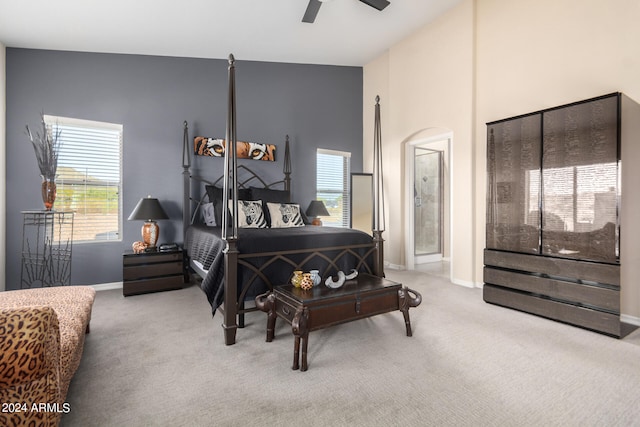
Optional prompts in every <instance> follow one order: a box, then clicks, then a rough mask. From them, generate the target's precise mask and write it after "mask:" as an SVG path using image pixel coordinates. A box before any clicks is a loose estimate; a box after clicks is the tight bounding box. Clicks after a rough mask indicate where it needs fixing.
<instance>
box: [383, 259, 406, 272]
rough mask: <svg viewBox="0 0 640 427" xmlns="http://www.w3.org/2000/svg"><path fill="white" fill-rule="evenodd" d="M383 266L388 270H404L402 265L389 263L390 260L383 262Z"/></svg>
mask: <svg viewBox="0 0 640 427" xmlns="http://www.w3.org/2000/svg"><path fill="white" fill-rule="evenodd" d="M384 267H385V268H388V269H390V270H405V266H404V265H399V264H391V263H390V262H387V261H385V262H384Z"/></svg>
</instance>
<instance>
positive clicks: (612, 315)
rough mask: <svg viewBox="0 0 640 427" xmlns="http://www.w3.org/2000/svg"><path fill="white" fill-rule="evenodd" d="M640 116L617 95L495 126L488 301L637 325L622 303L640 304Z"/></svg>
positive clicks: (573, 320)
mask: <svg viewBox="0 0 640 427" xmlns="http://www.w3.org/2000/svg"><path fill="white" fill-rule="evenodd" d="M639 123H640V106H639V105H638V104H636V103H635V102H633V101H632V100H631V99H629V98H628V97H627V96H625V95H623V94H621V93H612V94H609V95H605V96H601V97H597V98H592V99H588V100H584V101H580V102H576V103H572V104H567V105H562V106H559V107H555V108H550V109H546V110H543V111H537V112H533V113H529V114H525V115H521V116H517V117H512V118H508V119H504V120H499V121H494V122H491V123H488V124H487V144H488V146H487V224H486V225H487V228H486V248H485V253H484V264H485V267H484V283H485V284H484V290H483V296H484V300H485V301H486V302H489V303H493V304H498V305H502V306H505V307H510V308H514V309H517V310H521V311H525V312H528V313H532V314H536V315H539V316H543V317H547V318H550V319H554V320H558V321H561V322H565V323H569V324H572V325H576V326H580V327H583V328H587V329H590V330H594V331H597V332H601V333H604V334H607V335H612V336H615V337H622V336H624V335H625V334H626V333H627V332H628V331H629V330H632V329H633V328H632V327H629V325H627V324H626V323H625V322H623V321H621V309H622V308H625V309H627V310H628V311H630V312H636V310H637V312H640V307H639V306H640V301H634V299H635V300H639V299H640V294H639V293H638V286H637V285H636V284H635V282H638V281H640V276H638V275H637V274H636V273H640V271H639V268H640V267H637V265H638V264H639V263H638V262H637V261H634V260H635V259H637V257H638V255H637V254H638V252H639V250H638V244H637V243H636V242H635V241H634V240H637V241H640V234H639V233H640V226H638V225H636V223H640V211H638V210H637V209H638V208H640V205H639V202H638V200H639V199H640V196H636V195H635V193H638V194H640V178H639V177H640V163H637V164H634V163H635V162H634V161H631V159H637V160H640V129H639V127H640V125H639ZM626 158H628V159H630V161H629V163H627V161H626V160H625V159H626ZM627 168H628V169H627ZM633 168H636V169H638V172H636V171H634V170H633ZM627 262H628V265H627ZM625 298H629V301H627V303H626V306H625V305H624V304H625V303H624V299H625ZM623 306H624V307H623ZM636 315H637V313H636Z"/></svg>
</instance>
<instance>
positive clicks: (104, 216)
mask: <svg viewBox="0 0 640 427" xmlns="http://www.w3.org/2000/svg"><path fill="white" fill-rule="evenodd" d="M44 120H45V123H46V124H47V126H51V127H52V129H53V130H54V132H60V141H61V148H60V154H59V156H58V171H57V178H56V186H57V195H56V201H55V205H54V209H56V210H59V211H73V212H75V215H74V225H73V241H74V242H96V241H105V240H117V241H119V240H121V235H122V233H121V231H122V209H121V206H122V203H121V201H122V196H121V194H122V191H121V190H122V125H120V124H113V123H103V122H94V121H88V120H79V119H72V118H66V117H55V116H44Z"/></svg>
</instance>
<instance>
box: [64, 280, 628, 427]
mask: <svg viewBox="0 0 640 427" xmlns="http://www.w3.org/2000/svg"><path fill="white" fill-rule="evenodd" d="M387 276H388V278H389V279H391V280H396V281H399V282H402V283H404V284H405V285H408V286H409V287H411V288H413V289H416V290H418V291H419V292H421V293H422V295H423V298H424V299H423V303H422V305H421V306H420V307H418V308H416V309H411V311H410V314H411V321H412V324H413V331H414V335H413V337H411V338H408V337H406V336H405V333H404V323H403V319H402V314H401V313H400V312H396V313H389V314H385V315H380V316H377V317H374V318H371V319H366V320H361V321H357V322H352V323H349V324H344V325H340V326H336V327H333V328H329V329H325V330H321V331H315V332H312V333H311V334H310V339H309V370H308V371H307V372H299V371H292V370H291V362H292V353H293V338H292V335H291V330H290V327H288V326H287V325H286V324H285V323H284V322H282V321H279V322H278V326H277V330H276V339H275V340H274V341H273V342H272V343H266V342H265V326H266V316H265V315H264V313H252V314H250V315H249V316H248V319H247V327H246V328H245V329H241V330H239V331H238V342H237V343H236V344H235V345H233V346H225V345H224V344H223V335H222V328H221V327H220V324H221V316H220V315H219V313H218V314H216V316H215V318H213V319H212V318H211V315H210V310H209V306H208V303H207V301H206V298H205V296H204V294H203V293H202V291H200V289H199V288H197V287H196V286H192V287H189V288H186V289H183V290H179V291H171V292H163V293H156V294H147V295H139V296H132V297H127V298H124V297H123V296H122V291H121V290H113V291H102V292H98V296H97V298H96V302H95V305H94V311H93V320H92V322H91V334H89V336H88V337H87V340H86V344H85V353H84V356H83V360H82V363H81V366H80V368H79V370H78V372H77V374H76V376H75V377H74V380H73V381H72V383H71V387H70V390H69V395H68V397H67V401H68V402H69V403H70V405H71V412H70V413H69V414H66V415H64V416H63V418H62V424H61V425H63V426H154V425H157V426H272V425H273V426H276V425H277V426H289V425H291V426H293V425H309V426H347V425H348V426H396V425H397V426H449V425H452V426H453V425H455V426H493V425H495V426H618V425H619V426H627V425H634V424H635V425H640V330H636V331H635V332H633V333H632V334H630V335H628V336H627V337H626V338H625V339H624V340H617V339H614V338H610V337H606V336H603V335H600V334H596V333H593V332H590V331H586V330H582V329H579V328H575V327H572V326H568V325H564V324H560V323H556V322H553V321H550V320H546V319H541V318H538V317H535V316H531V315H528V314H524V313H520V312H517V311H513V310H509V309H505V308H501V307H497V306H493V305H489V304H486V303H484V302H483V301H482V291H481V290H480V289H467V288H463V287H459V286H456V285H452V284H450V283H449V282H448V281H446V280H443V279H441V278H439V277H437V276H436V275H432V274H429V273H419V272H408V271H402V272H398V271H388V272H387Z"/></svg>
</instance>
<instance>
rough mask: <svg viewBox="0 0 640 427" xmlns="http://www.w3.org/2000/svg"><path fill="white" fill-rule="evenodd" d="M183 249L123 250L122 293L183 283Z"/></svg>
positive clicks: (144, 290)
mask: <svg viewBox="0 0 640 427" xmlns="http://www.w3.org/2000/svg"><path fill="white" fill-rule="evenodd" d="M184 265H185V264H184V253H183V251H182V249H178V250H174V251H167V252H143V253H140V254H136V253H134V252H133V251H126V252H125V253H124V254H122V295H124V296H125V297H126V296H129V295H137V294H145V293H148V292H159V291H169V290H174V289H181V288H182V287H183V286H184V283H185V270H184Z"/></svg>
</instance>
